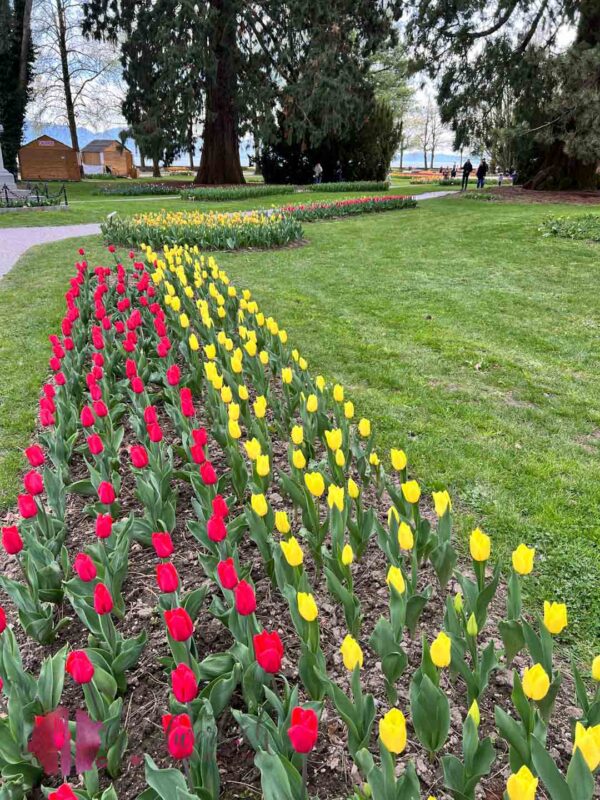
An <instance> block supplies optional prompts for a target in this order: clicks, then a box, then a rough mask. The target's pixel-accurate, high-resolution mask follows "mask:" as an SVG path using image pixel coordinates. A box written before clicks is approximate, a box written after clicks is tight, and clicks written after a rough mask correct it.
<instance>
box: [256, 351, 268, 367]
mask: <svg viewBox="0 0 600 800" xmlns="http://www.w3.org/2000/svg"><path fill="white" fill-rule="evenodd" d="M258 359H259V361H260V363H261V364H262V365H263V367H266V366H267V364H268V363H269V354H268V353H267V351H266V350H261V351H260V353H259V354H258Z"/></svg>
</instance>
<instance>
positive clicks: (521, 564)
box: [512, 544, 535, 575]
mask: <svg viewBox="0 0 600 800" xmlns="http://www.w3.org/2000/svg"><path fill="white" fill-rule="evenodd" d="M534 557H535V548H534V547H527V545H526V544H520V545H519V546H518V547H517V549H516V550H513V553H512V565H513V569H514V571H515V572H518V573H519V575H529V573H530V572H531V570H532V569H533V559H534Z"/></svg>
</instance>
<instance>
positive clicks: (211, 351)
mask: <svg viewBox="0 0 600 800" xmlns="http://www.w3.org/2000/svg"><path fill="white" fill-rule="evenodd" d="M204 354H205V355H206V357H207V358H208V359H209V360H210V361H212V360H213V359H215V358H216V357H217V348H216V347H215V346H214V344H207V345H205V347H204Z"/></svg>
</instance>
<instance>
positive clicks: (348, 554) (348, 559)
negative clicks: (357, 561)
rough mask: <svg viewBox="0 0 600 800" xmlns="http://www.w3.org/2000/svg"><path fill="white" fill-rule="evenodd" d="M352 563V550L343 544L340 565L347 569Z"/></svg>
mask: <svg viewBox="0 0 600 800" xmlns="http://www.w3.org/2000/svg"><path fill="white" fill-rule="evenodd" d="M353 561H354V550H353V549H352V547H351V546H350V545H349V544H345V545H344V547H343V549H342V564H343V565H344V566H345V567H349V566H350V564H352V562H353Z"/></svg>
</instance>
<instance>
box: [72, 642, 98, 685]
mask: <svg viewBox="0 0 600 800" xmlns="http://www.w3.org/2000/svg"><path fill="white" fill-rule="evenodd" d="M65 670H66V671H67V672H68V673H69V675H70V676H71V677H72V678H73V680H74V681H75V683H89V682H90V681H91V680H92V678H93V677H94V665H93V664H92V662H91V661H90V659H89V657H88V654H87V653H86V652H85V650H72V651H71V652H70V653H69V655H68V656H67V660H66V662H65Z"/></svg>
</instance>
